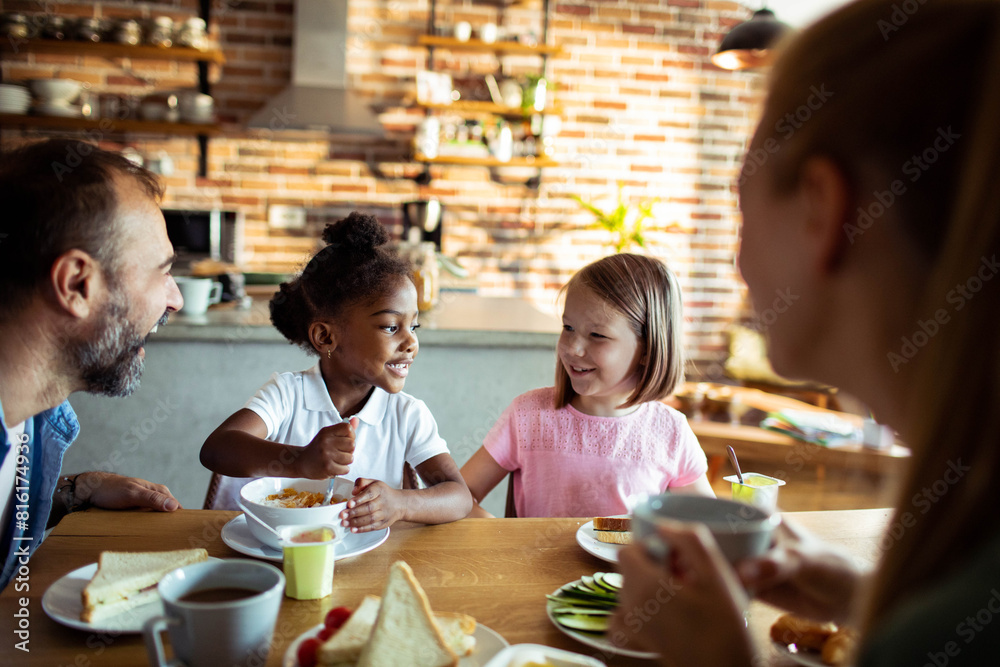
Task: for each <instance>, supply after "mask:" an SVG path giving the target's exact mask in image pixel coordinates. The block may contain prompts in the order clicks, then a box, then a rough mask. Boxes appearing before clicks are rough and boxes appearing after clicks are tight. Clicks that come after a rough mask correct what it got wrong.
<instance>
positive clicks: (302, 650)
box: [296, 637, 320, 667]
mask: <svg viewBox="0 0 1000 667" xmlns="http://www.w3.org/2000/svg"><path fill="white" fill-rule="evenodd" d="M319 645H320V641H319V640H318V639H314V638H312V637H310V638H309V639H306V640H305V641H303V642H302V643H301V644H299V650H298V652H297V653H296V657H297V658H298V659H299V667H316V651H317V650H319Z"/></svg>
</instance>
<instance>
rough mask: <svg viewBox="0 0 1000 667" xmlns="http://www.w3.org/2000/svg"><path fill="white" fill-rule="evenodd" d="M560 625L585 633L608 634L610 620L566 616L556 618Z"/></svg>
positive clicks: (600, 617) (605, 617)
mask: <svg viewBox="0 0 1000 667" xmlns="http://www.w3.org/2000/svg"><path fill="white" fill-rule="evenodd" d="M556 622H557V623H558V624H559V625H562V626H564V627H567V628H570V629H573V630H583V631H584V632H599V633H601V632H607V631H608V624H609V623H610V619H609V618H608V617H607V616H589V615H588V616H585V615H579V614H566V615H564V616H556Z"/></svg>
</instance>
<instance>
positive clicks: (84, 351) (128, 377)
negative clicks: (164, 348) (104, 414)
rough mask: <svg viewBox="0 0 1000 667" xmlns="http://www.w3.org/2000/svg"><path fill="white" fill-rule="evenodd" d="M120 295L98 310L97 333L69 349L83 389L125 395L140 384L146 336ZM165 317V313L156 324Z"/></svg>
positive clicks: (92, 392)
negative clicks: (130, 318)
mask: <svg viewBox="0 0 1000 667" xmlns="http://www.w3.org/2000/svg"><path fill="white" fill-rule="evenodd" d="M119 296H120V295H118V294H116V295H113V296H112V298H111V300H110V301H109V302H108V304H107V305H106V306H105V307H104V308H103V309H102V310H101V312H100V314H99V317H98V322H97V333H96V335H95V336H93V337H91V339H90V340H83V341H78V342H77V343H76V344H75V345H73V347H72V349H71V350H70V354H71V359H72V362H73V363H74V364H75V366H76V368H78V369H79V372H80V378H81V379H82V380H83V382H84V388H83V390H84V391H86V392H89V393H91V394H103V395H105V396H128V395H130V394H131V393H132V392H134V391H135V390H136V389H138V388H139V380H140V378H141V377H142V370H143V367H144V366H145V363H144V359H143V357H142V356H140V355H139V350H140V349H142V347H143V346H144V345H145V344H146V336H142V335H140V334H139V330H138V328H137V327H136V326H135V325H134V324H133V323H132V322H130V321H129V320H128V318H127V313H128V309H127V308H126V307H125V301H124V299H121V298H119ZM166 321H167V313H164V314H163V317H161V318H160V321H159V322H158V324H165V323H166Z"/></svg>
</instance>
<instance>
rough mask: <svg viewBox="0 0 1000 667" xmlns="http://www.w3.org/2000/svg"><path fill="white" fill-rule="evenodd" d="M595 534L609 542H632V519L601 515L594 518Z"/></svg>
mask: <svg viewBox="0 0 1000 667" xmlns="http://www.w3.org/2000/svg"><path fill="white" fill-rule="evenodd" d="M594 535H595V536H596V537H597V539H598V540H599V541H601V542H607V543H608V544H632V519H630V518H628V517H614V516H599V517H597V518H596V519H594Z"/></svg>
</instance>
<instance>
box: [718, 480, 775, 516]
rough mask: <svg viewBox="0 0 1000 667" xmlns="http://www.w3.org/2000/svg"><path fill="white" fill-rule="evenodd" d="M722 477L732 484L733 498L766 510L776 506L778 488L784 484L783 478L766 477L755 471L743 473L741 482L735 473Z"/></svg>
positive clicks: (768, 510)
mask: <svg viewBox="0 0 1000 667" xmlns="http://www.w3.org/2000/svg"><path fill="white" fill-rule="evenodd" d="M722 479H724V480H726V481H727V482H732V484H733V500H738V501H740V502H741V503H747V504H748V505H753V506H754V507H759V508H761V509H762V510H765V511H767V512H773V511H774V510H775V509H777V507H778V489H779V488H781V487H782V486H784V485H785V480H783V479H778V478H777V477H768V476H767V475H761V474H760V473H756V472H745V473H743V483H742V484H741V483H740V478H739V477H738V476H737V475H730V476H729V477H723V478H722Z"/></svg>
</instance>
